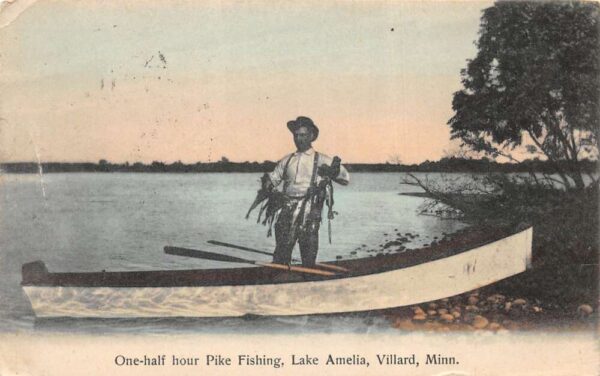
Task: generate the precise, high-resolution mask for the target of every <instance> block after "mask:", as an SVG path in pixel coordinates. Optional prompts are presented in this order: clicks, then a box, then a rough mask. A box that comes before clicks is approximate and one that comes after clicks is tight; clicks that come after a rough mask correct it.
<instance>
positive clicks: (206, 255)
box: [165, 246, 335, 276]
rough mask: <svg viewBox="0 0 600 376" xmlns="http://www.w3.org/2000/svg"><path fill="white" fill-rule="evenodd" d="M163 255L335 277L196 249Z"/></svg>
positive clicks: (171, 250)
mask: <svg viewBox="0 0 600 376" xmlns="http://www.w3.org/2000/svg"><path fill="white" fill-rule="evenodd" d="M165 253H167V254H170V255H177V256H187V257H195V258H201V259H206V260H214V261H223V262H236V263H241V264H252V265H260V266H265V267H267V268H274V269H281V270H288V271H291V272H300V273H308V274H317V275H325V276H331V275H335V273H332V272H328V271H325V270H319V269H313V268H305V267H302V266H291V265H283V264H275V263H270V262H260V261H256V260H248V259H243V258H240V257H234V256H229V255H223V254H220V253H213V252H207V251H200V250H198V249H189V248H180V247H169V246H166V247H165Z"/></svg>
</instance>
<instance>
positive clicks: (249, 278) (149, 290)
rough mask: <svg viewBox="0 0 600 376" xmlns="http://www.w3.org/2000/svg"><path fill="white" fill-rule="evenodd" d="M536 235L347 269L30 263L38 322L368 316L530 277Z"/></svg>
mask: <svg viewBox="0 0 600 376" xmlns="http://www.w3.org/2000/svg"><path fill="white" fill-rule="evenodd" d="M532 235H533V229H532V228H527V229H521V230H519V231H517V230H514V229H513V230H512V231H508V230H502V231H500V230H498V231H486V232H481V231H479V232H478V233H476V234H474V235H470V236H464V237H459V238H457V239H452V240H450V241H448V242H444V243H439V244H435V245H432V246H429V247H425V248H423V249H419V250H412V251H410V252H403V253H390V254H385V255H378V256H377V257H367V258H357V259H348V260H338V261H335V262H328V263H323V265H327V264H328V265H331V266H334V267H337V268H338V269H340V270H342V268H343V269H347V270H348V271H347V272H336V273H324V275H321V274H307V273H296V272H293V271H291V270H281V269H274V268H270V267H266V266H258V267H238V268H229V269H195V270H162V271H123V272H105V271H102V272H86V273H51V272H49V271H48V270H47V268H46V266H45V265H44V263H43V262H41V261H35V262H32V263H27V264H24V265H23V268H22V283H21V284H22V287H23V289H24V291H25V293H26V295H27V297H28V298H29V300H30V302H31V306H32V308H33V311H34V312H35V314H36V316H37V317H98V318H126V317H228V316H243V315H269V316H271V315H273V316H286V315H307V314H328V313H342V312H359V311H369V310H380V309H386V308H393V307H400V306H406V305H412V304H418V303H422V302H427V301H432V300H436V299H441V298H444V297H449V296H454V295H457V294H461V293H464V292H467V291H470V290H474V289H477V288H480V287H482V286H485V285H488V284H491V283H493V282H496V281H499V280H501V279H504V278H507V277H510V276H513V275H515V274H518V273H521V272H524V271H525V270H526V269H527V268H528V267H529V266H530V264H531V248H532V247H531V243H532Z"/></svg>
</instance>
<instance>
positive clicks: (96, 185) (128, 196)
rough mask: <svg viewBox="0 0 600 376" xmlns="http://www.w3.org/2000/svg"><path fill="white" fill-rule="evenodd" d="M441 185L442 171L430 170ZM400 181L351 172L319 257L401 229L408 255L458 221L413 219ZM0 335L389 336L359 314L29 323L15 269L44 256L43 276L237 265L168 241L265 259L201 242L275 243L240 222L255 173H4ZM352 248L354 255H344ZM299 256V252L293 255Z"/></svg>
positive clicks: (379, 322)
mask: <svg viewBox="0 0 600 376" xmlns="http://www.w3.org/2000/svg"><path fill="white" fill-rule="evenodd" d="M428 176H429V178H430V179H435V180H437V181H439V182H443V176H442V175H440V174H428ZM404 177H405V176H404V174H399V173H355V174H352V177H351V184H350V185H349V186H347V187H341V186H339V185H338V186H336V187H335V188H336V189H335V208H334V209H335V210H336V211H337V212H339V215H338V216H337V217H336V218H335V219H334V220H333V221H332V228H333V232H332V244H329V243H328V239H327V238H328V235H327V222H326V221H324V222H323V224H322V226H321V232H320V236H321V242H320V245H321V247H320V251H319V257H318V258H319V260H332V259H335V258H336V256H342V257H343V258H351V257H367V256H371V255H372V253H367V252H366V250H368V249H373V248H378V247H379V246H380V245H381V244H382V243H384V242H385V241H386V239H388V238H389V240H392V239H393V238H391V236H392V234H394V233H395V230H396V229H398V231H400V232H401V233H402V234H404V233H413V234H419V235H420V236H419V237H418V238H416V239H415V240H414V241H413V242H412V243H409V244H407V247H408V248H418V247H419V246H421V245H423V244H425V243H430V242H431V241H432V240H433V238H434V237H438V238H441V237H442V236H443V233H452V232H454V231H457V230H459V229H461V228H463V227H464V226H465V225H464V224H463V223H461V222H459V221H456V220H440V219H438V218H436V217H432V216H423V215H419V214H418V211H419V206H420V205H422V204H423V201H424V200H423V199H422V198H419V197H411V196H403V195H399V194H398V193H400V192H417V191H419V189H418V188H415V187H413V186H407V185H402V184H401V183H402V180H403V179H404ZM0 178H1V179H2V181H1V184H0V200H2V201H1V203H0V208H1V211H0V275H2V281H1V282H0V331H15V330H17V331H21V330H23V331H31V330H37V331H83V332H94V333H110V332H115V331H117V332H150V333H153V332H172V331H185V332H206V331H210V332H238V331H240V330H243V331H244V332H265V331H269V332H272V331H275V332H280V331H281V332H289V331H290V330H292V331H295V332H306V331H318V332H323V331H336V332H339V331H359V332H364V331H372V330H388V328H389V324H388V323H387V322H385V320H384V319H383V318H380V317H369V315H367V314H354V315H333V316H326V317H318V316H317V317H315V316H310V317H293V318H257V319H252V320H250V319H198V320H190V319H156V320H148V319H144V320H141V319H135V320H91V319H90V320H69V319H58V320H35V318H34V315H33V311H32V310H31V306H30V305H29V302H28V300H27V299H26V297H25V295H24V293H23V291H22V289H21V287H20V281H21V274H20V273H21V265H22V264H23V263H26V262H30V261H35V260H42V261H44V262H45V263H46V265H47V266H48V269H49V270H50V271H55V272H66V271H70V272H75V271H100V270H106V271H117V270H160V269H195V268H222V267H240V266H246V265H240V264H226V263H221V262H212V261H205V260H198V259H189V258H183V257H178V256H171V255H166V254H164V253H163V247H164V246H165V245H176V246H182V247H189V248H196V249H202V250H207V251H213V252H221V253H226V254H229V255H235V256H240V257H245V258H249V259H257V260H261V261H269V257H268V256H261V255H256V254H252V253H246V252H243V251H235V250H229V249H226V248H222V247H218V246H213V245H210V244H207V243H206V241H207V240H220V241H225V242H229V243H234V244H240V245H245V246H248V247H253V248H257V249H261V250H265V251H272V250H273V248H274V246H275V240H274V238H273V237H270V238H267V237H266V234H267V228H266V227H265V226H262V225H260V224H257V223H256V215H257V211H255V212H254V213H253V215H252V217H251V219H250V220H246V219H244V216H245V214H246V211H247V210H248V207H249V206H250V204H251V202H252V201H253V199H254V197H255V194H256V190H257V189H258V186H259V178H260V174H237V173H234V174H218V173H217V174H169V173H164V174H133V173H105V174H102V173H70V174H67V173H65V174H44V175H43V176H42V177H40V176H39V175H34V174H31V175H29V174H23V175H19V174H14V175H12V174H9V175H3V176H1V177H0ZM351 252H355V253H356V254H355V255H352V254H351ZM294 255H295V256H299V254H298V251H297V249H296V250H295V253H294Z"/></svg>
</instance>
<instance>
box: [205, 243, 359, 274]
mask: <svg viewBox="0 0 600 376" xmlns="http://www.w3.org/2000/svg"><path fill="white" fill-rule="evenodd" d="M207 243H209V244H212V245H218V246H221V247H227V248H233V249H239V250H241V251H247V252H254V253H259V254H261V255H267V256H273V254H272V253H271V252H265V251H260V250H258V249H254V248H248V247H244V246H241V245H235V244H231V243H225V242H220V241H218V240H209V241H207ZM294 261H297V260H294ZM315 265H316V266H318V267H320V268H324V269H331V270H336V271H339V272H349V271H350V270H349V269H346V268H343V267H341V266H337V265H330V264H324V263H322V262H317V263H316V264H315Z"/></svg>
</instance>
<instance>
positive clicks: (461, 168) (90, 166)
mask: <svg viewBox="0 0 600 376" xmlns="http://www.w3.org/2000/svg"><path fill="white" fill-rule="evenodd" d="M344 165H345V166H346V168H347V169H348V170H349V171H350V172H529V171H534V172H545V173H550V174H551V173H554V172H555V167H554V166H553V165H552V164H551V163H549V162H547V161H540V160H526V161H524V162H521V163H498V162H495V161H490V160H488V159H463V158H442V159H441V160H439V161H435V162H430V161H425V162H422V163H420V164H411V165H403V164H391V163H349V164H344ZM274 167H275V162H271V161H264V162H231V161H229V160H227V159H226V158H223V160H221V161H218V162H208V163H205V162H198V163H193V164H184V163H181V162H175V163H170V164H167V163H163V162H157V161H154V162H152V163H150V164H144V163H140V162H136V163H132V164H130V163H128V162H126V163H110V162H108V161H106V160H100V161H99V162H98V163H63V162H44V163H42V164H41V169H42V172H43V173H52V172H180V173H199V172H266V171H272V170H273V168H274ZM561 167H563V169H565V170H568V169H569V168H572V166H569V165H568V164H567V163H566V162H565V164H564V166H561ZM578 168H580V169H581V170H582V171H584V172H590V173H591V172H596V171H597V169H598V164H597V161H592V160H583V161H581V162H580V163H579V164H578ZM0 169H1V170H2V172H6V173H39V172H40V166H39V165H38V164H37V163H35V162H13V163H2V164H0Z"/></svg>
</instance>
